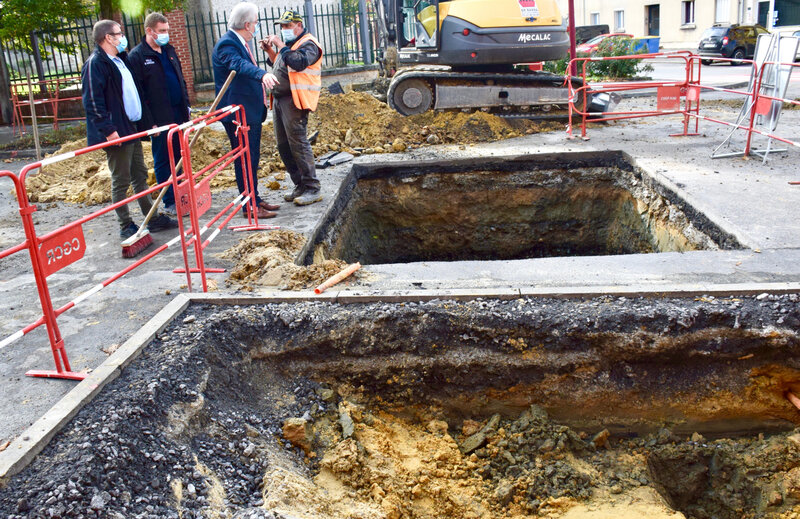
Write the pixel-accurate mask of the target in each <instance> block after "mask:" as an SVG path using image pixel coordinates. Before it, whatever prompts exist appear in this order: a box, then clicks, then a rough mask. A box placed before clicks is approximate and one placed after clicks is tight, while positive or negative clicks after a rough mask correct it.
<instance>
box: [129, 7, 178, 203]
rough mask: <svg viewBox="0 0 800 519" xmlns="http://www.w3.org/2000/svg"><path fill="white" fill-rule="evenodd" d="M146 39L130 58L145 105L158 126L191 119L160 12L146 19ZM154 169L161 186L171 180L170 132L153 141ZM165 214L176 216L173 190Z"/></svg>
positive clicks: (166, 197)
mask: <svg viewBox="0 0 800 519" xmlns="http://www.w3.org/2000/svg"><path fill="white" fill-rule="evenodd" d="M144 32H145V36H144V38H143V39H142V42H141V43H140V44H139V45H137V46H136V47H134V49H133V50H132V51H131V52H130V55H129V56H128V59H129V60H130V62H131V69H132V72H133V76H134V77H135V78H136V80H137V81H138V82H139V85H141V87H142V92H143V93H144V95H143V97H142V101H143V103H144V104H145V105H146V106H147V107H148V108H149V110H150V114H152V116H153V120H154V123H155V124H156V125H157V126H164V125H167V124H172V123H176V124H181V123H185V122H186V121H188V120H189V94H188V93H187V91H186V82H185V81H184V79H183V72H182V70H181V62H180V61H179V60H178V54H177V53H176V52H175V48H174V47H173V46H172V45H170V44H169V22H168V21H167V17H166V16H164V15H163V14H161V13H150V14H148V15H147V18H145V19H144ZM150 139H151V142H152V144H153V163H154V164H153V167H154V168H155V171H156V180H158V182H159V184H160V183H161V182H164V181H166V180H168V179H169V178H170V168H169V149H168V148H167V146H168V145H169V143H167V132H161V133H160V134H158V135H154V136H152V137H151V138H150ZM172 149H173V152H174V154H175V162H177V161H178V159H179V158H180V156H181V148H180V143H179V142H178V139H173V142H172ZM163 200H164V212H165V213H167V214H169V215H176V214H177V213H176V210H175V195H174V194H173V192H172V187H170V188H169V189H168V190H167V192H166V193H165V194H164V199H163Z"/></svg>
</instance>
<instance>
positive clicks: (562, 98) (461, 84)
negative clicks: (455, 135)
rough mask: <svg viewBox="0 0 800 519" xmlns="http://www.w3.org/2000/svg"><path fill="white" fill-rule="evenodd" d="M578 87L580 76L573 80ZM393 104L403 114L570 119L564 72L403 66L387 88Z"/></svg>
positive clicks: (388, 96) (389, 99) (388, 99)
mask: <svg viewBox="0 0 800 519" xmlns="http://www.w3.org/2000/svg"><path fill="white" fill-rule="evenodd" d="M572 82H573V85H575V86H580V85H582V82H581V80H580V79H577V78H573V79H572ZM387 102H388V103H389V106H390V107H392V108H393V109H395V110H397V111H398V112H400V113H401V114H403V115H414V114H418V113H423V112H426V111H428V110H458V111H472V110H481V111H484V112H490V113H493V114H495V115H498V116H500V117H506V118H515V119H534V120H546V121H553V120H566V119H567V118H568V111H567V105H568V102H569V97H568V90H567V86H566V85H565V84H564V76H562V75H557V74H549V73H545V72H519V73H513V72H474V71H454V70H452V69H451V68H450V67H446V66H438V65H421V66H415V67H411V68H406V69H402V70H400V71H399V72H398V73H397V74H395V76H394V77H393V78H392V82H391V84H390V85H389V89H388V92H387Z"/></svg>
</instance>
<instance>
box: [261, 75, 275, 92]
mask: <svg viewBox="0 0 800 519" xmlns="http://www.w3.org/2000/svg"><path fill="white" fill-rule="evenodd" d="M261 82H262V83H264V86H265V87H267V88H269V89H270V90H272V87H274V86H275V85H277V84H278V78H276V77H275V74H273V73H271V72H267V73H266V74H264V77H262V78H261Z"/></svg>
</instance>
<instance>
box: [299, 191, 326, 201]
mask: <svg viewBox="0 0 800 519" xmlns="http://www.w3.org/2000/svg"><path fill="white" fill-rule="evenodd" d="M320 200H322V193H320V192H319V190H316V191H306V192H305V193H303V194H302V195H300V196H298V197H297V198H295V199H294V203H295V204H297V205H310V204H313V203H314V202H319V201H320Z"/></svg>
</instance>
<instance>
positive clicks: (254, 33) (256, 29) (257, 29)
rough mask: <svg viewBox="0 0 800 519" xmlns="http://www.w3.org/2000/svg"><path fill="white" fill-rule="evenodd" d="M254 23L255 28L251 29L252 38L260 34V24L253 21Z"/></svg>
mask: <svg viewBox="0 0 800 519" xmlns="http://www.w3.org/2000/svg"><path fill="white" fill-rule="evenodd" d="M254 23H255V24H256V28H255V29H253V38H258V37H259V36H261V24H260V23H258V22H254Z"/></svg>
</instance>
